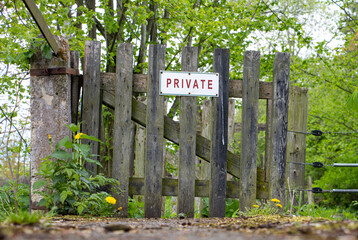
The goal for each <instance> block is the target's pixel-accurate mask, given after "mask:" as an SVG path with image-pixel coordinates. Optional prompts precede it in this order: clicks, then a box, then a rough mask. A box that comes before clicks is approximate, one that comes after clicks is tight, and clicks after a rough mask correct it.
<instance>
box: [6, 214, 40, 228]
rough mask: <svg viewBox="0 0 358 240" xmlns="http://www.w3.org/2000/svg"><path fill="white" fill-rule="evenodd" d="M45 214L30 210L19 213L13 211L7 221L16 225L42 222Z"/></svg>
mask: <svg viewBox="0 0 358 240" xmlns="http://www.w3.org/2000/svg"><path fill="white" fill-rule="evenodd" d="M42 217H43V216H42V215H41V214H39V213H29V211H20V212H19V213H11V214H10V216H8V217H7V218H6V222H7V223H12V224H16V225H20V224H21V225H34V224H37V223H40V219H41V218H42Z"/></svg>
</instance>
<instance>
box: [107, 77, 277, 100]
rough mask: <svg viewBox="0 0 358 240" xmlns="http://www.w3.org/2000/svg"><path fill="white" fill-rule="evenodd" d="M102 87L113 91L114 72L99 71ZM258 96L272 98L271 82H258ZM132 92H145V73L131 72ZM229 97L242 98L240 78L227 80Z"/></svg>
mask: <svg viewBox="0 0 358 240" xmlns="http://www.w3.org/2000/svg"><path fill="white" fill-rule="evenodd" d="M101 79H102V88H103V90H105V91H114V87H113V86H114V79H115V74H114V73H101ZM259 84H260V90H259V98H260V99H271V98H272V82H260V83H259ZM133 92H138V93H146V92H147V75H145V74H133ZM229 97H233V98H242V80H230V81H229Z"/></svg>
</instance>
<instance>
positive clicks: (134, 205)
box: [128, 197, 144, 218]
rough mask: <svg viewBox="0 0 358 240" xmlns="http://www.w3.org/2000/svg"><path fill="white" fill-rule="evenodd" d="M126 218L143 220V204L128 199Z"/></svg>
mask: <svg viewBox="0 0 358 240" xmlns="http://www.w3.org/2000/svg"><path fill="white" fill-rule="evenodd" d="M128 217H130V218H144V202H143V201H139V200H138V199H136V198H131V197H129V198H128Z"/></svg>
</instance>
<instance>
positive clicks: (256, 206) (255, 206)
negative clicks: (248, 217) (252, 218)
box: [252, 204, 260, 208]
mask: <svg viewBox="0 0 358 240" xmlns="http://www.w3.org/2000/svg"><path fill="white" fill-rule="evenodd" d="M252 206H253V207H254V208H259V207H260V206H259V205H256V204H254V205H252Z"/></svg>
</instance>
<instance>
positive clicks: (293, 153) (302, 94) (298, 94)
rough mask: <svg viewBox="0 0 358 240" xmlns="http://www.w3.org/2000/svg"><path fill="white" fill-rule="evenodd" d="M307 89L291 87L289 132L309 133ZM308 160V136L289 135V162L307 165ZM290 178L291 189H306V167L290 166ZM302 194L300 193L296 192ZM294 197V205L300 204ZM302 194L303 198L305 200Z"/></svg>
mask: <svg viewBox="0 0 358 240" xmlns="http://www.w3.org/2000/svg"><path fill="white" fill-rule="evenodd" d="M307 92H308V90H307V88H300V87H297V86H292V87H290V95H289V106H288V130H289V131H299V132H307V116H308V95H307ZM305 158H306V135H305V134H298V133H294V132H288V133H287V162H299V163H305V160H306V159H305ZM287 167H288V171H287V172H288V176H287V178H289V183H290V189H306V188H305V165H303V164H292V163H291V164H288V166H287ZM295 193H296V194H300V193H299V192H295ZM299 197H300V196H299V195H298V196H294V202H293V204H294V205H297V204H298V198H299ZM303 197H304V194H303V192H302V194H301V198H302V200H303Z"/></svg>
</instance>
